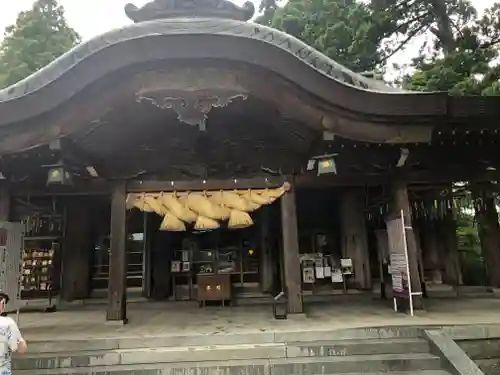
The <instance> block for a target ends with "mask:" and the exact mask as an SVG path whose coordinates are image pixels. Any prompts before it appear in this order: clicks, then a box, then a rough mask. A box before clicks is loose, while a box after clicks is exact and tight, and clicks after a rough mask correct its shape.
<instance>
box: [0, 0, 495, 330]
mask: <svg viewBox="0 0 500 375" xmlns="http://www.w3.org/2000/svg"><path fill="white" fill-rule="evenodd" d="M125 11H126V14H127V15H128V17H129V18H130V19H131V20H132V21H133V22H131V23H130V25H127V26H125V27H123V28H120V29H116V30H112V31H109V32H108V33H106V34H104V35H101V36H98V37H96V38H93V39H91V40H89V41H86V42H84V43H82V44H80V45H78V46H77V47H75V48H74V49H72V50H71V51H69V52H68V53H66V54H65V55H63V56H62V57H60V58H59V59H57V60H55V61H54V62H52V63H51V64H50V65H48V66H46V67H45V68H43V69H41V70H40V71H38V72H36V73H35V74H33V75H31V76H29V77H27V78H26V79H24V80H22V81H21V82H18V83H16V84H15V85H13V86H10V87H7V88H5V89H3V90H1V91H0V156H1V159H0V172H1V175H0V178H1V180H0V217H1V220H3V221H11V222H22V223H23V225H24V228H25V229H24V230H25V232H24V246H23V253H22V262H23V264H22V272H21V282H20V293H21V299H22V300H26V301H28V302H29V301H31V300H40V299H42V300H44V299H46V298H48V297H49V296H50V297H51V298H57V299H60V300H63V301H73V300H79V299H87V298H102V299H103V300H104V301H107V302H105V303H107V314H106V319H107V320H115V321H126V317H127V315H126V302H127V298H130V296H141V297H142V298H145V299H154V300H170V301H172V303H176V301H179V300H192V301H197V302H198V303H199V304H200V306H201V307H203V306H204V304H206V303H218V302H221V303H222V304H224V305H225V304H226V302H228V303H229V304H231V303H233V302H234V301H235V300H238V299H251V298H254V297H259V298H269V300H273V298H274V297H276V296H282V299H283V300H284V301H286V308H287V312H288V314H294V313H302V312H303V311H304V295H307V294H323V295H328V294H329V293H334V292H338V293H346V292H349V290H361V291H371V290H373V288H379V287H381V289H382V290H381V293H382V294H383V295H384V294H385V286H386V284H387V283H388V282H390V280H389V281H388V280H387V277H386V274H387V273H388V269H389V268H390V264H389V263H390V256H389V253H390V247H391V246H393V247H394V246H396V245H394V244H397V243H398V242H397V241H398V240H397V239H396V238H393V236H394V235H395V234H394V232H392V231H390V230H389V231H388V230H387V228H388V226H387V225H386V223H387V220H388V218H393V217H398V216H400V215H401V212H402V213H403V218H404V232H405V234H404V237H405V241H406V244H401V243H400V245H401V246H404V247H405V249H406V251H407V254H408V268H409V275H408V276H411V277H410V280H411V290H412V291H413V293H414V294H415V296H414V305H415V308H417V309H418V308H421V307H422V299H423V297H424V296H425V289H426V285H427V284H428V283H439V284H447V285H451V286H453V287H458V286H460V285H462V284H463V282H464V281H463V277H462V267H461V263H460V256H459V251H458V243H457V235H456V213H457V212H456V211H457V207H456V205H455V204H454V202H455V199H454V194H455V193H456V191H455V190H454V189H453V188H452V186H453V184H456V183H457V182H460V183H462V184H467V186H470V187H472V189H473V192H474V199H475V204H476V210H477V213H478V215H477V217H478V221H479V227H480V237H481V245H482V254H483V257H484V259H485V265H486V277H487V284H488V285H490V286H492V287H500V273H499V272H497V270H498V268H499V267H500V252H499V251H498V248H499V245H500V231H499V227H498V215H497V212H496V206H495V203H494V192H495V189H494V188H495V184H494V183H493V182H492V181H496V180H498V178H499V174H498V168H499V167H500V154H499V152H498V144H499V142H500V134H499V131H498V130H499V128H500V126H499V123H498V120H499V118H500V99H498V98H496V97H452V96H449V95H448V94H447V93H442V92H434V93H416V92H408V91H404V90H402V89H399V88H395V87H391V86H388V85H386V84H384V83H383V82H380V81H376V80H372V79H369V78H367V77H365V76H362V75H360V74H357V73H354V72H352V71H350V70H349V69H347V68H345V67H343V66H341V65H340V64H338V63H336V62H335V61H334V60H332V59H330V58H329V57H327V56H325V55H323V54H322V53H320V52H318V51H316V50H315V49H314V48H312V47H310V46H308V45H306V44H304V43H303V42H301V41H300V40H298V39H296V38H294V37H293V36H291V35H287V34H286V33H283V32H281V31H278V30H275V29H273V28H270V27H267V26H262V25H259V24H256V23H253V22H252V21H251V19H252V18H253V17H254V6H253V5H252V3H246V4H244V5H243V6H242V7H239V6H236V5H234V4H233V3H231V2H229V1H228V0H211V1H208V0H194V1H187V0H177V1H168V2H167V1H160V0H154V1H151V2H150V3H148V4H146V5H144V6H143V7H142V8H138V7H135V6H134V5H131V4H129V5H127V6H126V8H125ZM391 244H392V245H391ZM392 266H394V265H392ZM381 284H382V286H380V285H381ZM28 304H29V303H28ZM229 308H230V307H229ZM103 319H104V317H103Z"/></svg>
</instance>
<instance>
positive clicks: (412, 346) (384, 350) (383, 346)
mask: <svg viewBox="0 0 500 375" xmlns="http://www.w3.org/2000/svg"><path fill="white" fill-rule="evenodd" d="M286 346H287V353H286V354H287V357H328V356H348V355H369V354H404V353H429V351H430V347H429V343H428V342H427V340H425V339H420V338H414V339H412V338H391V339H365V340H335V341H313V342H298V343H293V342H289V343H287V344H286Z"/></svg>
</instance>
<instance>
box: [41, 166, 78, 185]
mask: <svg viewBox="0 0 500 375" xmlns="http://www.w3.org/2000/svg"><path fill="white" fill-rule="evenodd" d="M72 184H73V180H72V178H71V172H69V171H68V169H67V168H66V167H65V166H64V164H63V163H62V162H60V163H58V164H56V165H53V166H50V168H49V174H48V176H47V185H72Z"/></svg>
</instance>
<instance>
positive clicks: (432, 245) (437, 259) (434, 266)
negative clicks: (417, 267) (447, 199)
mask: <svg viewBox="0 0 500 375" xmlns="http://www.w3.org/2000/svg"><path fill="white" fill-rule="evenodd" d="M422 227H423V229H424V231H423V245H424V249H425V250H424V254H425V256H424V259H425V264H426V268H427V269H430V270H431V271H432V280H431V281H432V282H433V283H435V284H441V283H442V282H443V275H442V273H441V268H442V267H441V260H442V249H441V248H440V243H439V242H440V239H439V237H438V236H439V233H438V230H437V229H438V228H437V226H436V223H435V222H434V221H431V220H427V221H426V222H424V223H423V226H422Z"/></svg>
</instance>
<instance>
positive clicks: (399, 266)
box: [387, 210, 421, 316]
mask: <svg viewBox="0 0 500 375" xmlns="http://www.w3.org/2000/svg"><path fill="white" fill-rule="evenodd" d="M411 229H412V228H411V227H407V226H406V225H405V221H404V215H403V210H401V213H400V215H399V216H398V217H395V218H392V219H389V220H387V232H388V235H389V251H390V260H391V273H392V290H393V302H394V311H396V312H397V311H398V303H397V299H398V298H400V299H407V300H408V302H409V305H410V315H411V316H414V309H413V296H415V295H421V293H413V292H412V289H411V273H410V264H409V260H408V243H407V236H406V230H411Z"/></svg>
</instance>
